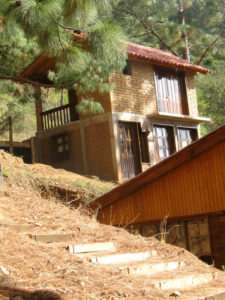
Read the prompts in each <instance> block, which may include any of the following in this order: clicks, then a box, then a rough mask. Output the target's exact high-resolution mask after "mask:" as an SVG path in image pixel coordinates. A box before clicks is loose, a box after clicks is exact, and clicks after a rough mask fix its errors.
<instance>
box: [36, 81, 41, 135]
mask: <svg viewBox="0 0 225 300" xmlns="http://www.w3.org/2000/svg"><path fill="white" fill-rule="evenodd" d="M34 97H35V108H36V120H37V131H41V130H43V122H42V116H41V113H42V101H41V88H40V87H39V86H34Z"/></svg>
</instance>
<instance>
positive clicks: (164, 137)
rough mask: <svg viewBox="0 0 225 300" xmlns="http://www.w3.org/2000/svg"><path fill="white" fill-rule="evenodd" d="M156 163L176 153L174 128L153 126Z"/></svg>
mask: <svg viewBox="0 0 225 300" xmlns="http://www.w3.org/2000/svg"><path fill="white" fill-rule="evenodd" d="M153 135H154V145H155V156H156V161H157V162H159V161H161V160H163V159H164V158H166V157H168V156H170V155H171V154H172V153H173V152H175V146H174V134H173V127H172V126H161V125H155V126H153Z"/></svg>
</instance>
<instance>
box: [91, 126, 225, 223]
mask: <svg viewBox="0 0 225 300" xmlns="http://www.w3.org/2000/svg"><path fill="white" fill-rule="evenodd" d="M99 204H100V205H101V207H102V208H101V209H100V211H99V213H98V220H99V221H100V222H102V223H106V224H109V223H111V224H113V225H119V224H128V223H133V224H135V223H136V224H138V223H139V224H141V223H142V224H143V223H145V222H149V221H153V220H160V219H162V218H164V217H165V216H168V217H169V218H180V217H184V216H194V215H203V214H210V213H215V212H219V211H223V210H225V126H223V127H221V128H219V129H217V130H216V131H214V132H213V133H211V134H209V135H208V136H206V137H204V138H202V139H200V140H198V141H196V142H195V143H193V144H191V145H189V146H188V147H186V148H184V149H183V150H181V151H179V152H177V153H176V154H174V155H173V156H171V157H170V158H168V159H166V160H164V161H162V162H161V163H159V164H157V165H155V166H153V167H152V168H150V169H149V170H147V171H146V172H144V173H142V174H140V175H138V176H137V177H135V178H133V179H131V180H130V181H128V182H125V183H124V184H122V185H121V186H119V187H118V188H116V189H115V190H113V191H111V192H109V193H108V194H105V195H103V196H102V197H101V198H99V199H97V200H96V202H95V203H94V204H93V207H94V205H99Z"/></svg>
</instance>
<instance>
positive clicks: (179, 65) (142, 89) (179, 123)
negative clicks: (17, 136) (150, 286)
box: [21, 43, 209, 182]
mask: <svg viewBox="0 0 225 300" xmlns="http://www.w3.org/2000/svg"><path fill="white" fill-rule="evenodd" d="M127 54H128V59H127V65H126V67H125V68H124V70H123V71H122V72H116V73H114V74H113V75H112V76H111V77H110V78H109V82H110V83H115V86H116V87H115V88H114V89H113V90H112V91H110V92H108V93H105V94H100V93H99V92H98V91H96V92H94V93H93V94H92V97H93V98H94V99H95V100H96V101H98V102H99V103H101V105H102V107H103V109H104V113H103V114H99V115H95V116H92V117H91V118H90V117H89V116H81V115H79V114H78V113H77V111H76V105H77V104H78V103H80V101H81V99H82V95H79V94H77V93H76V91H75V90H69V91H68V98H69V103H68V104H67V105H63V106H60V107H56V108H53V109H51V110H48V111H43V108H42V103H41V97H40V91H39V90H38V89H37V91H36V116H37V134H36V139H35V153H36V154H35V160H36V162H40V163H44V164H49V165H52V166H54V167H56V168H64V169H67V170H69V171H73V172H77V173H80V174H85V175H95V176H98V177H100V178H102V179H106V180H115V181H119V182H122V181H123V180H124V179H129V178H132V177H134V176H136V175H137V174H139V173H141V172H143V171H145V170H147V169H148V168H149V167H151V166H153V165H154V164H156V163H159V162H160V161H161V160H163V159H165V158H167V157H169V156H170V155H172V154H173V153H175V152H176V151H178V150H180V149H182V148H183V147H185V146H187V145H188V144H190V143H191V142H193V141H195V140H197V139H198V138H199V134H200V133H199V124H200V123H201V122H206V121H208V120H209V119H207V118H203V117H199V115H198V106H197V97H196V90H195V83H194V76H195V75H197V74H198V73H202V74H207V73H208V72H209V70H207V69H206V68H203V67H201V66H198V65H195V64H192V63H190V62H187V61H185V60H183V59H181V58H179V57H177V56H175V55H172V54H170V53H168V52H164V51H161V50H158V49H153V48H149V47H145V46H141V45H137V44H133V43H127ZM52 69H54V58H48V57H46V56H44V55H41V56H39V57H38V58H37V59H36V60H35V61H34V62H33V63H31V65H29V66H28V67H27V68H26V69H25V70H24V71H23V72H22V74H21V77H22V78H26V79H30V80H33V81H37V82H39V83H47V84H48V83H50V82H49V79H48V77H47V74H48V71H49V70H52Z"/></svg>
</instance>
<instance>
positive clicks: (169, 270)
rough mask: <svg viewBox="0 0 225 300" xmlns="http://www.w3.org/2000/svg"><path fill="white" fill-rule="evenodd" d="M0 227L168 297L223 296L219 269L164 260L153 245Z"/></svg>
mask: <svg viewBox="0 0 225 300" xmlns="http://www.w3.org/2000/svg"><path fill="white" fill-rule="evenodd" d="M0 227H5V228H10V229H11V230H13V231H16V232H17V233H18V234H20V235H26V236H27V237H29V238H30V239H32V240H33V241H34V242H37V243H41V245H46V244H49V243H51V244H52V245H53V246H54V247H58V246H59V245H60V247H62V246H63V248H62V249H64V251H65V252H66V251H67V253H69V254H70V255H71V260H72V258H73V257H74V256H76V257H79V259H81V260H82V261H83V262H87V263H90V264H92V265H95V266H96V267H98V266H105V267H106V268H109V269H110V270H112V271H115V272H120V273H121V275H122V276H128V277H130V278H137V280H138V281H140V282H141V281H142V279H143V280H144V281H145V282H148V283H149V286H150V287H152V288H155V289H158V290H160V291H165V292H166V293H167V294H169V295H170V296H171V299H173V298H174V297H178V299H193V298H190V296H189V294H190V293H192V295H193V292H194V294H195V298H194V299H199V300H200V299H202V300H203V299H205V300H220V299H225V285H224V281H225V277H223V278H222V279H223V280H222V279H221V276H222V275H223V274H222V272H221V271H219V270H217V269H215V268H212V267H211V266H208V265H204V264H203V263H202V265H203V266H204V267H201V268H199V270H198V269H196V268H194V266H192V265H190V264H189V262H188V261H183V260H181V261H180V260H179V259H178V260H176V259H174V260H171V259H168V260H166V259H165V257H164V258H162V257H161V256H160V254H159V253H158V251H157V250H154V249H153V250H149V251H143V252H135V251H131V252H122V251H121V249H117V247H116V244H115V243H114V242H112V241H106V242H98V243H86V244H85V243H84V244H76V243H75V237H74V235H73V234H72V233H65V234H61V233H58V234H56V233H52V234H51V233H48V234H46V233H43V234H32V233H29V226H26V225H19V224H13V225H12V224H0ZM68 242H71V244H69V245H68ZM3 294H4V293H3ZM3 294H1V289H0V299H9V298H7V297H5V296H4V295H5V294H4V295H3ZM3 296H4V298H3ZM166 299H167V298H166ZM169 299H170V297H169Z"/></svg>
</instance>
